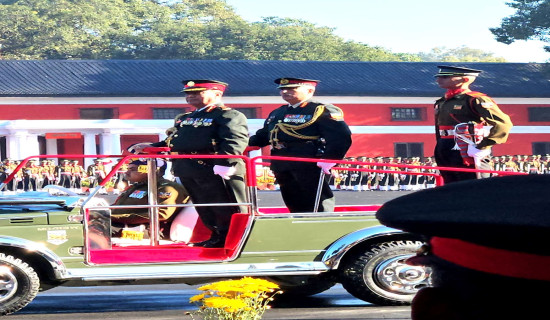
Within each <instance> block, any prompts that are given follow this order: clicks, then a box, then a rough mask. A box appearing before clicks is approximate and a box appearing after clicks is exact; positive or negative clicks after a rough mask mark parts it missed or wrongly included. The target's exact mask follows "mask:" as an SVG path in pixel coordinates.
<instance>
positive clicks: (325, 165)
mask: <svg viewBox="0 0 550 320" xmlns="http://www.w3.org/2000/svg"><path fill="white" fill-rule="evenodd" d="M335 165H336V163H332V162H317V166H318V167H319V168H321V170H323V172H324V173H326V174H332V172H331V171H330V169H332V167H334V166H335Z"/></svg>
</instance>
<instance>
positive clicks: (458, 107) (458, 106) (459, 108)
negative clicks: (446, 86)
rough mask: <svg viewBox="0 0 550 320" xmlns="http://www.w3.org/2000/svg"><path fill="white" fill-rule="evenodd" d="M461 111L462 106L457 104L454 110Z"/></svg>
mask: <svg viewBox="0 0 550 320" xmlns="http://www.w3.org/2000/svg"><path fill="white" fill-rule="evenodd" d="M461 109H462V105H460V104H455V105H454V106H453V110H461Z"/></svg>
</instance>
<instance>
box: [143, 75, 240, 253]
mask: <svg viewBox="0 0 550 320" xmlns="http://www.w3.org/2000/svg"><path fill="white" fill-rule="evenodd" d="M183 84H184V88H183V91H182V92H184V93H185V100H186V101H187V103H188V104H190V105H191V106H193V107H195V108H196V110H195V111H192V112H187V113H184V114H180V115H178V116H177V117H176V118H175V120H174V127H172V128H169V129H168V130H167V133H168V134H169V136H168V138H166V140H164V141H160V142H157V143H153V144H146V145H151V146H154V147H170V149H171V151H172V153H174V154H180V155H194V154H213V155H214V154H217V155H242V154H243V152H244V149H245V148H246V146H247V145H248V125H247V121H246V117H245V116H244V114H242V113H241V112H239V111H237V110H235V109H231V108H228V107H226V106H225V105H224V104H223V103H222V96H223V93H224V91H225V89H226V88H227V83H224V82H221V81H217V80H185V81H183ZM146 145H144V144H140V145H137V146H134V147H133V151H134V152H140V151H141V150H143V148H144V147H146ZM172 169H173V171H174V175H175V176H176V177H178V178H179V179H180V181H181V183H182V184H183V186H184V187H185V189H187V191H188V192H189V195H190V196H191V200H192V201H193V203H195V204H205V203H242V202H245V201H246V187H245V182H244V173H245V168H244V162H243V161H242V160H241V159H235V158H225V159H196V158H193V159H175V160H174V161H173V167H172ZM196 209H197V212H198V214H199V217H200V219H201V220H202V222H203V223H204V225H205V226H206V227H207V228H208V229H210V230H211V231H212V235H211V238H210V239H208V240H206V241H202V242H199V243H194V244H192V245H194V246H200V247H206V248H218V247H223V246H224V244H225V238H226V236H227V232H228V231H229V223H230V222H231V216H232V215H233V213H235V212H239V211H240V210H242V208H239V207H237V206H204V207H202V206H200V207H197V208H196Z"/></svg>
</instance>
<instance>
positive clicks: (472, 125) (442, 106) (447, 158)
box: [434, 66, 512, 183]
mask: <svg viewBox="0 0 550 320" xmlns="http://www.w3.org/2000/svg"><path fill="white" fill-rule="evenodd" d="M438 68H439V72H438V73H437V74H436V75H435V77H436V82H437V84H438V85H439V86H440V87H441V88H443V89H447V92H445V95H444V96H443V97H441V98H440V99H439V100H437V101H436V102H435V105H434V110H435V126H436V128H435V129H436V130H435V131H436V133H435V134H436V140H437V144H436V146H435V151H434V155H435V161H436V162H437V165H438V166H441V167H459V168H468V169H475V168H476V167H475V166H474V163H476V162H477V163H479V164H480V165H482V163H483V162H481V161H482V160H483V159H487V158H488V157H490V155H491V146H493V145H495V144H499V143H504V142H506V140H507V139H508V133H509V132H510V129H511V128H512V121H511V120H510V117H509V116H508V115H507V114H505V113H504V112H502V110H500V108H499V107H498V106H497V104H496V103H495V102H494V101H493V99H491V98H489V97H488V96H487V95H485V94H483V93H481V92H475V91H472V90H470V84H471V83H472V82H474V81H475V79H476V78H477V76H478V75H479V74H480V73H481V70H475V69H469V68H462V67H452V66H438ZM459 124H460V125H462V126H467V128H465V130H468V131H469V132H470V133H472V131H474V133H475V134H476V135H477V136H478V139H479V141H474V143H475V144H471V145H468V144H467V143H466V142H463V141H462V140H460V139H458V138H457V135H458V134H460V132H458V127H457V125H459ZM489 125H490V126H492V128H491V131H490V132H489V134H488V135H487V136H485V137H484V136H483V134H482V130H483V126H489ZM476 131H477V132H476ZM461 145H462V148H461ZM478 169H487V170H490V169H491V168H490V166H489V165H487V166H485V167H480V168H478ZM441 176H442V177H443V180H444V181H445V183H450V182H455V181H461V180H468V179H476V173H472V172H459V171H446V170H441Z"/></svg>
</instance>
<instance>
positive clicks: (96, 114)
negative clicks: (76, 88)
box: [80, 108, 118, 119]
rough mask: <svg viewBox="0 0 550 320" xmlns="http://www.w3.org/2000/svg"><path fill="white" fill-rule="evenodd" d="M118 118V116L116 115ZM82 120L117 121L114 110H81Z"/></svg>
mask: <svg viewBox="0 0 550 320" xmlns="http://www.w3.org/2000/svg"><path fill="white" fill-rule="evenodd" d="M116 116H117V117H118V115H116ZM80 119H116V117H115V109H114V108H84V109H80Z"/></svg>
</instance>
